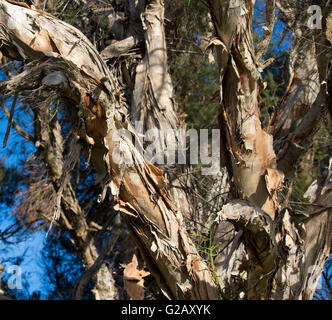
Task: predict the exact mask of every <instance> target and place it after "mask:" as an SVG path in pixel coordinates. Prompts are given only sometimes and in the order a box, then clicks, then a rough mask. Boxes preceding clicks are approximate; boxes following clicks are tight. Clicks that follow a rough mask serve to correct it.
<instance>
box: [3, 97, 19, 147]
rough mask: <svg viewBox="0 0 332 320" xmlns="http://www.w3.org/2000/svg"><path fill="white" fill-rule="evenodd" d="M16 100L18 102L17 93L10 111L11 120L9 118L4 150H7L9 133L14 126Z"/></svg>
mask: <svg viewBox="0 0 332 320" xmlns="http://www.w3.org/2000/svg"><path fill="white" fill-rule="evenodd" d="M16 100H17V92H15V94H14V99H13V103H12V108H11V109H10V114H9V118H8V125H7V130H6V134H5V139H4V140H3V148H6V145H7V140H8V137H9V132H10V127H11V126H12V123H13V117H14V110H15V106H16Z"/></svg>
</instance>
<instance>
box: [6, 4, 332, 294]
mask: <svg viewBox="0 0 332 320" xmlns="http://www.w3.org/2000/svg"><path fill="white" fill-rule="evenodd" d="M254 4H255V1H247V0H246V1H241V0H239V1H218V0H209V1H202V2H195V3H193V2H192V1H183V2H181V3H179V4H177V5H176V4H175V3H172V4H168V7H167V11H166V18H165V12H164V3H163V1H159V0H153V1H134V0H128V1H108V2H107V3H105V2H98V1H97V2H91V3H90V2H87V1H75V2H70V3H67V2H65V1H46V2H43V3H42V4H39V8H38V7H36V4H33V5H31V6H28V5H25V4H22V3H20V4H19V3H12V1H5V0H1V1H0V23H1V24H0V27H1V28H0V41H1V43H2V46H1V52H2V54H3V55H4V56H5V57H7V58H10V59H13V60H20V61H23V65H24V68H22V69H21V70H18V71H17V72H16V73H12V74H9V75H8V79H6V80H5V81H3V82H2V83H1V85H0V90H1V93H2V94H3V97H4V98H3V99H4V101H5V99H7V100H8V101H9V99H10V97H13V96H17V99H19V101H20V103H22V104H23V105H24V106H26V109H25V112H27V113H29V114H30V115H31V117H32V119H33V125H32V126H31V127H29V128H28V132H26V130H25V131H24V130H22V129H21V127H18V119H19V118H18V115H17V113H15V114H14V119H13V120H14V121H12V120H11V119H10V116H9V119H10V120H9V126H13V128H15V127H16V129H18V132H19V133H20V134H21V135H23V136H24V137H25V138H27V139H28V140H29V138H30V140H31V142H32V143H33V144H34V147H35V148H36V151H35V153H34V157H33V159H32V160H30V165H31V164H32V166H33V167H34V168H35V170H34V174H35V179H34V180H33V183H30V184H29V185H28V187H27V189H26V190H24V191H25V193H24V194H23V200H24V198H26V199H35V200H36V199H37V197H36V195H37V194H38V201H35V202H34V204H33V206H31V204H30V203H27V202H26V201H25V202H24V201H22V202H21V206H20V207H19V208H21V210H19V211H18V212H21V213H22V212H24V214H23V218H22V219H23V220H27V221H30V222H31V221H36V222H37V221H40V222H39V223H41V224H42V225H43V226H44V227H46V229H47V230H48V228H49V226H51V227H52V228H50V232H62V233H67V234H68V235H69V237H70V240H71V241H72V242H73V243H74V251H75V253H76V254H77V256H78V257H79V258H80V260H81V261H82V265H83V267H84V271H83V272H82V274H81V275H80V276H79V278H78V279H77V281H76V282H75V286H74V289H73V291H72V294H71V298H74V299H81V298H82V297H83V296H84V294H85V292H86V291H85V290H86V288H87V287H88V286H89V285H91V284H92V285H93V289H92V292H93V294H94V297H95V298H96V299H114V298H119V291H118V288H117V286H116V284H115V283H116V280H115V279H114V277H113V272H112V267H110V265H109V264H108V263H106V262H107V259H108V258H109V257H110V256H111V257H112V252H113V250H114V248H115V243H116V241H117V240H118V239H119V237H120V233H121V232H129V234H130V235H131V238H132V240H133V242H134V243H135V244H136V246H137V248H138V251H137V252H136V255H135V257H138V258H139V263H138V266H137V265H136V264H135V261H136V260H135V259H133V260H132V263H131V266H136V267H135V268H136V269H135V268H134V271H132V272H134V274H135V276H136V277H137V278H135V279H136V282H137V283H136V286H137V287H138V288H136V289H137V290H138V291H139V290H141V289H142V288H141V287H140V286H141V284H142V281H141V280H142V279H141V278H142V277H143V276H142V274H144V276H146V275H147V274H148V273H151V275H152V277H153V281H152V282H150V285H151V292H154V289H155V288H156V287H157V288H158V290H155V292H156V293H157V294H159V295H163V296H164V297H166V298H169V299H216V298H224V299H227V298H235V299H236V298H248V299H310V298H312V296H313V294H314V288H315V283H316V281H317V276H318V275H319V274H320V273H321V271H322V268H323V264H324V261H325V258H326V256H327V253H328V250H329V246H330V234H331V218H330V214H329V212H330V210H331V208H330V207H329V203H330V202H331V201H330V199H331V189H330V187H329V183H330V179H331V168H330V166H331V163H330V164H329V167H328V172H327V175H326V176H325V179H318V181H317V182H316V185H315V184H313V185H312V188H311V189H309V191H308V192H307V193H306V196H307V197H309V198H310V201H309V203H310V204H311V205H308V206H307V207H306V209H305V211H301V212H300V213H299V212H298V210H294V209H293V208H292V207H291V206H290V201H289V200H290V196H291V193H292V192H291V191H292V184H293V183H294V182H293V181H294V177H295V176H296V175H295V172H296V170H297V168H298V164H299V163H301V161H302V159H303V157H304V156H305V155H306V154H307V151H308V150H309V149H310V146H311V143H312V138H313V137H314V135H315V133H316V128H319V126H320V124H321V123H322V121H323V119H324V117H326V116H327V114H328V109H327V106H328V104H329V102H330V101H329V99H330V98H329V96H328V94H327V92H328V90H329V88H330V86H331V81H330V73H329V63H330V58H331V52H330V46H331V43H330V41H331V39H330V38H329V33H328V32H329V29H328V28H329V23H330V22H329V21H330V20H329V19H330V18H329V17H330V14H331V7H330V6H329V5H323V4H320V5H321V6H322V12H323V29H322V31H321V32H319V33H318V32H315V31H314V30H312V29H310V28H306V27H304V26H305V21H306V19H307V18H308V17H307V16H306V15H303V14H302V11H303V10H301V8H298V7H296V5H295V2H293V1H266V5H265V7H264V6H260V7H258V8H260V9H261V8H264V12H266V14H265V18H264V19H263V21H264V23H265V26H264V28H263V29H262V30H263V32H262V35H261V36H260V37H257V39H256V42H254V32H253V25H252V18H253V14H254ZM310 4H312V3H311V2H309V1H307V2H306V5H308V6H309V5H310ZM315 4H316V3H315ZM37 5H38V4H37ZM275 6H277V7H278V10H279V17H280V19H282V20H283V22H284V25H285V28H288V29H289V30H290V32H291V33H292V35H293V39H292V43H291V46H290V49H289V52H288V54H287V55H288V57H287V61H286V60H285V62H284V63H283V68H284V69H286V70H287V73H285V76H284V77H285V82H286V83H285V84H282V83H281V81H280V80H279V79H278V77H280V74H279V75H278V74H277V72H273V71H271V69H270V71H269V69H268V67H269V65H270V68H271V67H272V66H273V60H272V59H271V57H269V56H267V55H266V52H267V50H268V47H269V44H270V42H271V38H272V30H273V25H274V20H275ZM14 12H15V16H16V15H17V14H19V15H20V17H21V19H14ZM46 12H48V13H46ZM180 12H181V14H183V15H184V17H185V19H184V22H185V23H184V24H182V25H181V23H178V22H177V21H176V17H177V16H178V15H179V13H180ZM62 20H66V21H68V22H69V23H70V24H71V25H74V26H75V27H76V28H74V27H73V26H71V25H70V24H67V23H64V22H62ZM77 28H78V29H80V30H81V32H83V33H84V34H85V36H86V37H85V36H84V35H83V33H81V32H79V31H78V29H77ZM308 39H309V41H308ZM167 49H169V51H168V52H167ZM167 53H168V57H167ZM269 55H273V52H272V53H271V52H270V53H269ZM195 57H197V58H195ZM7 58H6V59H7ZM168 58H169V59H168ZM213 61H215V63H214V64H213ZM210 63H212V64H211V65H210ZM264 70H265V72H264ZM264 82H267V90H266V88H265V89H264V87H265V83H264ZM279 85H280V86H282V89H283V90H281V92H280V91H278V90H277V86H279ZM276 94H277V95H278V98H277V99H275V95H276ZM260 97H261V98H260ZM271 97H273V99H272V98H271ZM8 101H7V104H9V102H8ZM2 106H3V110H4V113H7V114H8V112H7V111H8V110H7V111H6V104H3V105H2ZM14 108H15V104H14V103H13V104H12V108H11V110H13V111H12V113H14V111H15V110H14ZM260 109H262V110H260ZM266 109H267V112H266ZM263 111H265V112H263ZM187 115H188V120H187V122H185V118H186V116H187ZM263 118H264V119H263ZM137 121H140V123H141V124H142V127H143V129H144V130H145V131H146V130H149V129H154V128H157V129H159V130H160V132H161V133H162V135H166V132H167V130H169V129H177V128H183V129H185V128H186V126H188V125H189V126H192V127H194V128H199V127H200V126H205V127H207V126H208V125H210V127H211V128H216V127H217V126H218V127H219V128H220V132H221V133H220V138H221V157H222V168H221V169H220V172H218V173H217V174H216V176H215V177H213V178H212V179H208V178H206V177H201V178H198V177H197V175H195V174H188V172H190V170H191V167H190V165H189V164H185V165H182V166H167V165H161V166H159V167H157V166H155V165H153V164H152V163H151V162H150V161H149V160H148V159H146V158H144V156H142V154H141V153H140V152H138V149H137V145H135V144H134V143H133V140H132V137H130V138H129V137H128V136H122V137H121V139H120V141H118V140H114V139H113V138H112V137H113V134H114V133H115V132H116V131H117V130H118V129H126V130H127V131H129V132H130V133H131V135H132V136H133V137H136V138H137V139H138V140H140V132H137V128H136V127H135V123H136V122H137ZM145 146H146V145H144V142H143V143H142V146H141V147H143V148H144V147H145ZM119 148H120V149H121V152H123V154H126V155H130V156H132V157H133V158H134V162H131V163H122V164H121V163H118V162H116V161H115V160H114V158H113V157H112V155H113V152H114V151H116V150H117V149H119ZM165 149H166V145H162V146H161V150H162V151H164V150H165ZM158 156H164V154H163V152H160V154H158ZM92 168H93V169H92ZM166 178H167V179H166ZM197 180H199V181H198V183H196V182H197ZM39 190H43V192H41V193H38V191H39ZM216 190H217V192H216V193H214V192H215V191H216ZM193 194H196V197H193ZM201 194H202V196H200V195H201ZM283 195H284V197H283ZM216 198H218V201H215V202H213V200H215V199H216ZM211 202H213V205H211ZM98 206H101V209H98ZM113 207H114V208H113ZM198 207H199V208H200V209H199V210H197V208H198ZM317 207H318V209H316V208H317ZM22 208H24V210H22ZM26 209H28V210H26ZM114 210H116V211H117V212H120V213H121V217H120V218H119V219H118V220H116V221H115V220H114V219H115V218H114V216H115V214H114ZM31 219H32V220H31ZM188 221H189V222H190V221H195V223H194V224H190V223H189V222H188ZM198 225H200V226H202V228H199V227H198ZM39 226H40V225H39ZM54 228H55V229H54ZM186 229H188V230H189V232H190V234H188V232H187V231H186ZM317 229H319V230H320V232H319V233H316V230H317ZM197 239H199V240H197ZM120 245H121V244H120ZM122 248H123V247H122ZM131 254H132V252H131ZM144 264H145V268H147V270H143V268H144ZM128 270H129V269H127V270H126V271H127V273H125V274H126V275H127V276H125V279H124V280H125V283H126V284H127V289H128V288H129V287H131V288H132V285H133V284H132V283H131V286H130V285H129V283H130V281H132V280H130V276H128ZM294 270H297V271H296V272H294ZM134 282H135V281H134ZM146 282H148V281H146ZM134 287H135V283H134ZM157 291H158V292H157ZM129 292H130V294H132V295H133V289H131V290H129ZM129 292H128V293H129ZM139 296H140V297H141V294H139Z"/></svg>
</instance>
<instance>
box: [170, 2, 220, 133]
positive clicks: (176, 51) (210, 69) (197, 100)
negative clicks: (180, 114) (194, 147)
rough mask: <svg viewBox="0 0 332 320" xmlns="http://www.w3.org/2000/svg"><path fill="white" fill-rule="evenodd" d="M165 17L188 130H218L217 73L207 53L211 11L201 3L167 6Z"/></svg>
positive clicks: (177, 91)
mask: <svg viewBox="0 0 332 320" xmlns="http://www.w3.org/2000/svg"><path fill="white" fill-rule="evenodd" d="M179 16H181V19H178V17H179ZM166 17H167V19H168V20H169V22H168V23H167V24H166V36H167V42H168V43H167V44H168V49H169V51H168V58H169V64H170V71H171V75H172V79H173V84H174V89H175V94H176V101H177V103H178V104H179V109H180V110H181V111H184V112H185V113H186V114H187V119H186V122H187V125H188V126H189V127H192V128H196V129H199V128H209V127H218V110H219V83H218V69H217V65H216V64H210V63H209V61H208V58H207V55H206V54H205V52H204V45H206V43H207V38H208V37H209V36H211V35H212V29H211V27H210V25H209V21H208V11H207V9H206V8H205V7H204V5H203V4H202V2H200V1H190V0H184V1H181V2H180V3H175V2H168V3H166Z"/></svg>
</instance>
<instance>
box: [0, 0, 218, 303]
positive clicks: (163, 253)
mask: <svg viewBox="0 0 332 320" xmlns="http://www.w3.org/2000/svg"><path fill="white" fill-rule="evenodd" d="M14 11H15V14H16V16H17V15H20V17H21V18H22V19H17V20H15V21H14V20H13V18H12V17H13V13H14ZM8 21H9V22H10V23H9V25H8ZM29 21H31V22H32V23H30V24H29V23H28V22H29ZM0 22H1V31H2V32H1V34H0V35H1V36H0V39H1V41H2V43H3V46H2V52H4V53H5V54H8V52H10V54H11V56H13V57H15V58H24V59H26V60H32V61H33V65H34V67H33V68H32V66H30V68H29V69H28V70H27V71H25V72H23V73H22V74H20V75H19V76H18V77H16V78H14V79H12V80H11V81H9V82H8V83H6V85H7V86H6V89H7V90H8V91H10V90H14V91H15V90H22V85H23V84H26V83H27V82H26V81H27V79H29V80H33V82H34V83H36V84H37V85H38V84H39V85H41V84H42V83H43V85H44V87H43V89H44V90H45V92H47V91H50V90H54V88H57V90H60V91H59V92H61V96H62V97H63V98H64V97H66V98H67V99H69V101H70V106H71V107H72V108H74V110H75V108H76V110H77V111H76V112H77V117H79V118H80V119H82V118H83V119H82V120H83V121H84V125H82V128H81V129H82V131H83V132H81V137H82V138H85V139H86V141H87V144H90V146H92V152H93V155H94V161H93V164H94V165H95V166H98V167H99V169H100V172H99V173H100V175H107V174H109V175H110V177H111V182H110V184H109V187H110V189H111V192H112V195H113V196H114V198H115V199H116V200H117V201H118V206H117V209H118V210H120V211H121V212H123V213H124V215H125V217H126V220H127V223H128V227H129V228H130V230H131V232H132V236H133V238H134V240H135V242H136V243H137V245H138V247H139V249H140V251H141V253H142V255H143V257H145V260H146V262H147V265H148V266H149V268H150V270H151V273H152V274H153V275H154V276H155V278H156V280H157V282H158V284H159V286H160V288H161V290H162V291H163V292H164V294H165V295H166V296H167V297H168V298H176V299H181V298H182V299H215V298H217V297H218V291H217V287H216V284H215V282H214V279H213V277H212V275H211V274H210V271H209V270H208V267H207V265H206V263H205V262H204V260H203V259H201V258H200V257H199V255H198V253H197V250H196V248H195V246H194V244H193V243H192V241H191V239H190V237H189V235H188V234H187V233H186V231H185V228H184V225H183V222H182V215H181V213H180V212H177V211H176V210H175V207H174V206H173V204H172V203H171V201H170V199H169V197H168V195H167V191H166V181H165V179H164V177H163V176H162V172H161V170H160V169H158V168H156V167H155V166H153V165H151V164H149V163H148V162H146V161H145V160H144V159H143V158H142V156H141V155H140V154H139V152H138V151H137V150H136V149H135V146H134V145H133V143H132V141H131V139H126V137H124V138H123V139H121V143H120V142H118V141H115V140H114V139H113V134H114V132H115V130H116V129H121V128H127V129H128V130H131V131H132V133H133V134H135V132H134V130H133V128H132V126H131V124H130V123H129V122H128V120H127V118H126V110H125V108H124V105H123V103H124V102H123V100H122V99H121V94H118V95H115V93H116V92H119V91H120V88H119V87H118V86H117V82H116V79H115V77H114V76H113V75H112V74H111V72H110V71H109V70H108V68H107V67H106V65H105V64H104V62H103V60H102V59H101V58H100V56H99V54H98V53H97V52H96V50H95V49H94V48H93V47H92V45H91V44H90V43H89V42H88V40H87V39H86V38H85V37H84V36H83V35H82V34H81V33H80V32H78V31H77V30H76V29H74V28H73V27H70V26H69V25H67V24H65V23H63V22H61V21H59V20H57V19H54V18H53V17H50V16H49V15H47V14H44V13H40V12H37V11H34V10H29V9H27V8H23V7H19V6H16V5H12V4H9V3H8V2H7V1H4V0H1V2H0ZM11 23H13V24H14V28H11V30H10V27H12V26H13V25H12V24H11ZM20 23H22V24H23V25H24V28H23V25H20ZM32 25H38V27H39V28H36V29H32V27H31V26H32ZM19 30H24V31H23V32H19ZM41 44H42V46H41ZM87 53H88V54H87ZM49 57H51V58H49ZM41 59H42V60H41ZM45 59H47V64H45V63H43V61H45ZM38 77H43V78H38ZM43 80H44V81H43ZM25 90H29V88H25ZM120 93H121V91H120ZM79 109H81V113H79ZM117 148H120V149H121V150H122V151H123V152H124V154H126V152H129V154H131V155H132V156H133V158H134V160H137V161H134V162H133V163H132V164H131V165H130V164H126V163H122V164H119V163H116V162H115V161H114V158H113V152H114V151H115V150H116V149H117ZM127 154H128V153H127Z"/></svg>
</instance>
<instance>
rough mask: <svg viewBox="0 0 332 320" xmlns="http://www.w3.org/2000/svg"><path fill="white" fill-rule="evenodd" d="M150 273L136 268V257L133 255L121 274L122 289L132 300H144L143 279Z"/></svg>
mask: <svg viewBox="0 0 332 320" xmlns="http://www.w3.org/2000/svg"><path fill="white" fill-rule="evenodd" d="M149 274H150V272H147V271H145V270H143V269H142V270H140V269H139V268H138V261H137V257H136V255H135V254H134V255H133V259H132V261H131V263H129V264H128V265H127V266H126V267H125V269H124V272H123V281H124V288H125V290H126V292H127V293H128V295H129V297H130V298H131V299H133V300H143V298H144V277H146V276H148V275H149Z"/></svg>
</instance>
